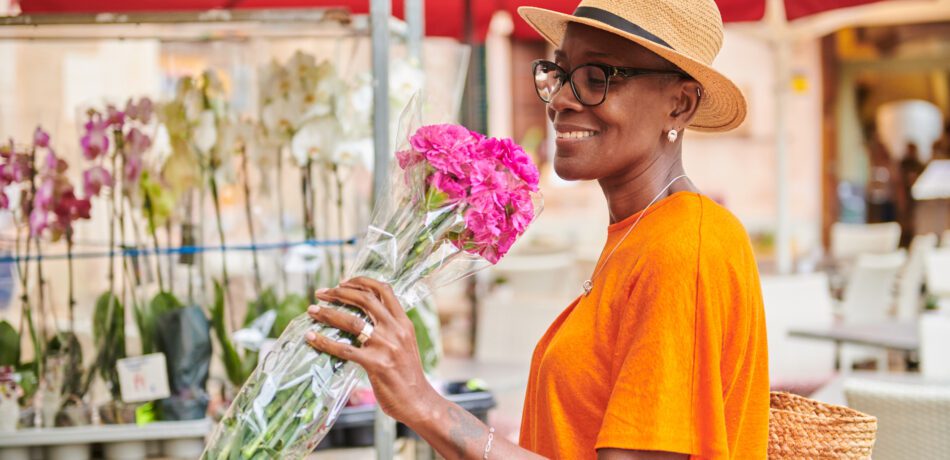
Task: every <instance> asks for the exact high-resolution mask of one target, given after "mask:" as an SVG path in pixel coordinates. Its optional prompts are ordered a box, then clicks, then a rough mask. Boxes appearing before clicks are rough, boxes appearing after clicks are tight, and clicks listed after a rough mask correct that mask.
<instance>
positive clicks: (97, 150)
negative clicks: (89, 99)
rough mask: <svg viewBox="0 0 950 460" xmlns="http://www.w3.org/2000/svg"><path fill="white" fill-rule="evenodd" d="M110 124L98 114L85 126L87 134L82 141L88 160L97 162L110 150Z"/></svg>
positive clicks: (84, 153) (83, 150) (83, 152)
mask: <svg viewBox="0 0 950 460" xmlns="http://www.w3.org/2000/svg"><path fill="white" fill-rule="evenodd" d="M108 129H109V124H108V123H107V122H104V121H103V120H102V116H101V115H99V114H98V113H95V114H93V115H92V116H91V117H90V119H89V121H87V122H86V125H85V133H84V134H83V136H82V139H80V144H81V145H82V154H83V156H84V157H86V159H87V160H95V159H96V158H99V156H100V155H102V154H104V153H105V152H106V151H108V150H109V136H108V134H107V130H108Z"/></svg>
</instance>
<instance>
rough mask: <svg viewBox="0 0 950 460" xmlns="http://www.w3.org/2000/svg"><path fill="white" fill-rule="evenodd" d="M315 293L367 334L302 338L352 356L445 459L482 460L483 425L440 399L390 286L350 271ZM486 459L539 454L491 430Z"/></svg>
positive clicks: (621, 454) (613, 455)
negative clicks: (362, 338)
mask: <svg viewBox="0 0 950 460" xmlns="http://www.w3.org/2000/svg"><path fill="white" fill-rule="evenodd" d="M317 297H318V298H319V299H320V300H323V301H327V302H339V303H343V304H346V305H350V306H353V307H356V308H359V309H361V310H363V311H364V312H366V314H367V315H368V316H369V318H370V319H371V321H372V324H373V325H374V330H373V333H372V335H371V336H370V339H369V340H367V341H366V343H364V344H363V345H362V346H360V347H354V346H352V345H349V344H346V343H341V342H336V341H334V340H330V339H328V338H326V337H324V336H322V335H319V334H313V333H310V334H308V335H307V341H308V342H309V343H310V344H311V345H312V346H313V347H314V348H316V349H317V350H320V351H323V352H326V353H329V354H331V355H334V356H337V357H340V358H343V359H346V360H350V361H353V362H355V363H357V364H359V365H360V366H362V367H363V369H365V370H366V374H367V376H369V381H370V383H371V384H372V385H373V392H374V393H375V395H376V399H377V402H378V403H379V406H380V408H381V409H382V410H383V412H385V413H386V414H388V415H390V416H391V417H393V418H395V419H396V420H399V421H400V422H402V423H404V424H406V425H407V426H409V427H410V428H412V429H413V430H414V431H415V432H416V433H418V434H419V435H420V436H422V438H423V439H425V440H426V442H428V443H429V445H431V446H432V447H433V448H434V449H435V450H436V451H437V452H438V453H439V454H441V455H442V456H443V457H445V458H446V459H447V460H482V459H484V458H485V450H486V447H487V446H488V439H489V428H488V427H487V426H485V424H483V423H482V422H481V421H479V420H478V419H477V418H475V416H473V415H472V414H470V413H469V412H468V411H466V410H465V409H463V408H461V407H460V406H459V405H457V404H455V403H452V402H451V401H449V400H447V399H445V398H443V397H442V396H441V395H439V394H438V392H436V391H435V389H434V388H432V386H431V385H429V382H428V380H426V378H425V375H424V373H423V371H422V363H421V361H420V360H419V350H418V347H417V344H416V337H415V329H414V328H413V325H412V321H410V320H409V317H408V316H406V313H405V311H404V310H403V308H402V306H401V305H400V304H399V301H398V300H397V299H396V295H395V294H394V293H393V291H392V289H391V288H390V287H389V286H388V285H386V284H383V283H380V282H378V281H375V280H372V279H369V278H355V279H352V280H350V281H347V282H345V283H343V284H341V285H340V286H339V287H337V288H334V289H327V290H322V291H319V292H317ZM308 313H309V314H310V316H311V317H312V318H313V319H314V320H316V321H319V322H321V323H324V324H328V325H330V326H333V327H335V328H338V329H340V330H342V331H346V332H349V333H351V334H353V335H359V333H360V331H362V329H363V327H364V326H365V324H366V323H365V322H364V321H363V320H362V319H360V318H358V317H356V316H354V315H350V314H347V313H344V312H341V311H337V310H331V309H326V308H319V307H316V306H312V307H310V309H309V310H308ZM488 458H490V459H505V460H508V459H511V460H521V459H541V458H544V457H541V456H539V455H537V454H535V453H533V452H531V451H529V450H526V449H522V448H521V447H519V446H518V445H516V444H514V443H512V442H510V441H508V440H506V439H503V438H502V437H501V436H492V443H491V449H490V451H489V453H488ZM597 458H598V459H599V460H660V459H663V460H665V459H685V458H686V456H682V455H679V454H669V453H662V452H639V451H631V450H620V449H601V450H600V451H598V453H597Z"/></svg>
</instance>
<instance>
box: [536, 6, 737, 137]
mask: <svg viewBox="0 0 950 460" xmlns="http://www.w3.org/2000/svg"><path fill="white" fill-rule="evenodd" d="M518 14H520V15H521V17H522V18H524V20H525V21H527V22H528V24H529V25H530V26H531V27H532V28H534V30H536V31H538V33H539V34H541V36H542V37H544V38H545V39H546V40H547V41H549V42H550V43H551V44H553V45H554V46H561V42H562V41H563V39H564V33H565V31H566V30H567V25H568V24H569V23H572V22H574V23H578V24H584V25H586V26H590V27H593V28H595V29H600V30H604V31H607V32H610V33H612V34H615V35H619V36H621V37H623V38H626V39H628V40H630V41H632V42H635V43H637V44H638V45H640V46H643V47H644V48H646V49H648V50H650V51H652V52H654V53H656V54H657V55H659V56H660V57H662V58H664V59H666V60H667V61H670V62H671V63H673V64H674V65H676V66H677V67H679V68H680V69H681V70H683V71H684V72H686V73H687V74H689V76H691V77H693V78H694V79H696V81H698V82H699V84H700V85H702V86H703V95H702V100H701V102H700V104H699V109H698V110H697V111H696V116H695V117H694V118H693V121H692V123H691V124H690V125H689V127H690V128H692V129H695V130H697V131H707V132H720V131H729V130H731V129H734V128H736V127H738V126H739V125H740V124H742V121H743V120H745V117H746V111H747V106H746V100H745V96H743V95H742V91H740V90H739V88H738V87H737V86H736V84H735V83H733V82H732V80H730V79H729V78H727V77H726V76H725V75H723V74H721V73H719V72H718V71H717V70H716V69H713V68H712V67H710V66H708V65H706V64H703V63H701V62H699V61H697V60H695V59H693V58H690V57H688V56H685V55H683V54H680V53H679V52H677V51H675V50H672V49H670V48H667V47H665V46H663V45H660V44H657V43H654V42H652V41H650V40H647V39H645V38H643V37H640V36H638V35H634V34H631V33H629V32H625V31H623V30H620V29H617V28H615V27H611V26H609V25H607V24H604V23H602V22H600V21H598V20H596V19H589V18H582V17H577V16H572V15H570V14H564V13H559V12H557V11H551V10H546V9H544V8H535V7H530V6H523V7H520V8H518Z"/></svg>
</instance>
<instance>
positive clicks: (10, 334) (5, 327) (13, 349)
mask: <svg viewBox="0 0 950 460" xmlns="http://www.w3.org/2000/svg"><path fill="white" fill-rule="evenodd" d="M19 365H20V334H18V333H17V331H16V329H15V328H14V327H13V325H12V324H10V323H9V322H7V321H0V366H13V367H17V366H19Z"/></svg>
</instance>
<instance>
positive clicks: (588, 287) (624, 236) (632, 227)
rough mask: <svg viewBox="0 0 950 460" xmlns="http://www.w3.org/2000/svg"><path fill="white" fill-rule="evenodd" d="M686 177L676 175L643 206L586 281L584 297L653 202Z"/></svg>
mask: <svg viewBox="0 0 950 460" xmlns="http://www.w3.org/2000/svg"><path fill="white" fill-rule="evenodd" d="M684 177H686V174H683V175H681V176H676V177H674V178H673V180H671V181H670V183H669V184H667V185H666V187H664V188H663V190H662V191H660V193H658V194H657V195H656V197H654V198H653V201H651V202H650V204H648V205H647V207H645V208H643V211H641V212H640V215H639V216H637V220H635V221H634V222H633V225H631V226H630V229H629V230H627V233H624V235H623V238H621V239H620V241H619V242H617V244H615V245H614V247H613V249H611V250H610V253H608V254H607V257H606V258H605V259H604V262H603V263H601V264H600V267H598V268H597V271H595V272H594V275H593V276H591V277H590V279H588V280H587V281H584V297H587V296H588V295H590V291H591V290H592V289H594V279H596V278H597V275H599V274H600V272H601V270H603V269H604V267H606V266H607V261H608V260H610V257H611V256H613V255H614V251H616V250H617V248H619V247H620V245H621V244H623V242H624V240H626V239H627V237H628V236H630V232H632V231H633V229H635V228H637V224H639V223H640V219H642V218H643V216H644V215H645V214H646V213H647V210H649V209H650V207H651V206H653V204H654V203H656V201H657V200H659V199H660V197H661V196H663V194H664V193H666V192H667V190H669V189H670V187H672V186H673V183H674V182H676V181H678V180H680V179H682V178H684Z"/></svg>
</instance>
